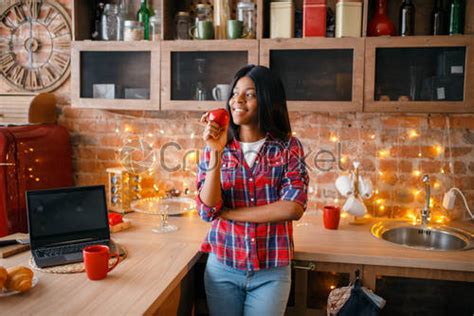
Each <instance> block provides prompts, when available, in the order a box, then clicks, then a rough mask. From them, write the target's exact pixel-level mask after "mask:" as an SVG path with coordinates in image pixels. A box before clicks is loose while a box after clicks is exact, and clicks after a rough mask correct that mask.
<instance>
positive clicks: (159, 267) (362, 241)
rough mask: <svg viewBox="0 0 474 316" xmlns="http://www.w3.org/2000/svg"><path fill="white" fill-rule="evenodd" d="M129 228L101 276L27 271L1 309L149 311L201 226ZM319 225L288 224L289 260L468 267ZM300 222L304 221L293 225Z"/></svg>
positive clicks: (19, 259) (461, 258) (16, 260)
mask: <svg viewBox="0 0 474 316" xmlns="http://www.w3.org/2000/svg"><path fill="white" fill-rule="evenodd" d="M126 217H127V218H128V219H130V220H131V221H132V225H133V226H132V227H131V228H130V229H128V230H126V231H123V232H119V233H115V234H113V235H112V238H113V239H114V240H116V241H117V242H118V243H120V244H121V245H123V246H124V247H125V249H126V250H127V253H128V257H127V259H126V260H124V261H123V262H122V263H120V264H119V265H118V266H117V267H116V268H115V270H113V271H112V272H111V273H110V274H109V276H108V277H107V278H106V279H104V280H101V281H89V280H88V279H87V277H86V276H85V274H84V273H77V274H49V273H42V272H35V274H36V275H37V276H38V277H39V283H38V285H37V286H36V287H35V288H34V289H32V290H31V291H29V292H27V293H24V294H21V295H14V296H10V297H3V298H0V301H1V310H2V313H5V314H6V315H20V314H21V315H23V314H31V313H34V314H40V315H41V314H48V315H49V314H79V313H81V314H92V315H96V314H101V315H107V314H152V313H154V312H156V311H157V309H158V308H159V307H160V305H162V303H163V302H164V301H165V299H166V298H167V297H168V295H169V294H170V293H171V292H172V291H173V290H174V289H175V288H176V287H178V285H179V284H180V282H181V280H182V279H183V278H184V276H185V275H186V274H187V273H188V271H190V269H191V268H192V266H193V265H194V263H195V262H196V261H197V260H198V259H199V257H200V253H199V246H200V244H201V241H202V240H203V238H204V237H205V235H206V232H207V230H208V227H209V224H208V223H205V222H203V221H201V220H200V219H199V218H198V217H197V216H196V215H187V216H182V217H172V218H171V219H170V222H171V223H173V224H176V225H177V226H178V227H179V230H178V231H177V232H173V233H168V234H156V233H153V232H152V231H151V229H152V227H153V226H155V225H157V223H158V221H159V217H158V216H156V217H153V216H152V215H146V214H137V213H133V214H128V215H127V216H126ZM347 222H348V219H346V220H343V221H342V223H341V225H340V227H339V230H334V231H332V230H326V229H324V228H323V226H322V223H321V217H320V216H317V215H310V214H307V215H305V217H304V218H303V220H302V221H300V222H299V223H300V225H298V222H297V223H295V225H294V236H295V249H296V253H295V259H298V260H309V261H317V262H334V263H351V264H364V265H383V266H392V267H410V268H424V269H440V270H449V271H464V272H474V264H473V262H474V250H470V251H461V252H432V251H421V250H413V249H408V248H404V247H400V246H396V245H392V244H390V243H387V242H384V241H381V240H378V239H376V238H375V237H372V235H370V233H369V228H370V224H366V225H360V226H358V225H350V224H348V223H347ZM301 223H306V224H307V225H301ZM29 258H30V253H29V252H25V253H22V254H19V255H15V256H13V257H11V258H7V259H0V265H3V266H6V267H11V266H15V265H20V264H21V265H28V260H29Z"/></svg>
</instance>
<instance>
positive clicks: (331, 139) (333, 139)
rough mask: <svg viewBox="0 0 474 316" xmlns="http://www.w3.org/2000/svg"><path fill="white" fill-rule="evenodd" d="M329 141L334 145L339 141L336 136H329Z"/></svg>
mask: <svg viewBox="0 0 474 316" xmlns="http://www.w3.org/2000/svg"><path fill="white" fill-rule="evenodd" d="M329 140H330V141H332V142H333V143H336V142H337V141H338V140H339V139H338V138H337V136H336V135H331V137H329Z"/></svg>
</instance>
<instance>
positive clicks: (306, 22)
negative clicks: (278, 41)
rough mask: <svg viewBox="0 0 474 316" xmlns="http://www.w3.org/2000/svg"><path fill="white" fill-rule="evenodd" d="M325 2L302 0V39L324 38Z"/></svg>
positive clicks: (320, 0)
mask: <svg viewBox="0 0 474 316" xmlns="http://www.w3.org/2000/svg"><path fill="white" fill-rule="evenodd" d="M326 7H327V5H326V0H304V2H303V37H311V36H326Z"/></svg>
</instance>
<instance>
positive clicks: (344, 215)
mask: <svg viewBox="0 0 474 316" xmlns="http://www.w3.org/2000/svg"><path fill="white" fill-rule="evenodd" d="M348 216H349V214H347V213H342V214H341V218H347V217H348Z"/></svg>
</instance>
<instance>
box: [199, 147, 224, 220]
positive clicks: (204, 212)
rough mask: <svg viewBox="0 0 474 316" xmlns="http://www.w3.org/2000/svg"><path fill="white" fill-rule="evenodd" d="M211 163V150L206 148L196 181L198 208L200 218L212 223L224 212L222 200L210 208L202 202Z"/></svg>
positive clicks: (200, 161)
mask: <svg viewBox="0 0 474 316" xmlns="http://www.w3.org/2000/svg"><path fill="white" fill-rule="evenodd" d="M209 161H210V149H209V147H207V146H206V147H205V148H204V151H203V152H202V154H201V156H200V159H199V164H198V173H197V179H196V187H197V192H198V194H197V195H196V206H197V210H198V212H199V216H201V218H202V219H203V220H204V221H206V222H211V221H213V220H214V219H216V218H217V217H218V216H219V213H220V211H221V210H222V199H220V201H219V202H218V203H217V205H216V206H213V207H212V206H209V205H207V204H206V203H204V202H203V201H202V200H201V190H202V186H203V184H204V180H206V174H207V170H208V169H209Z"/></svg>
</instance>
